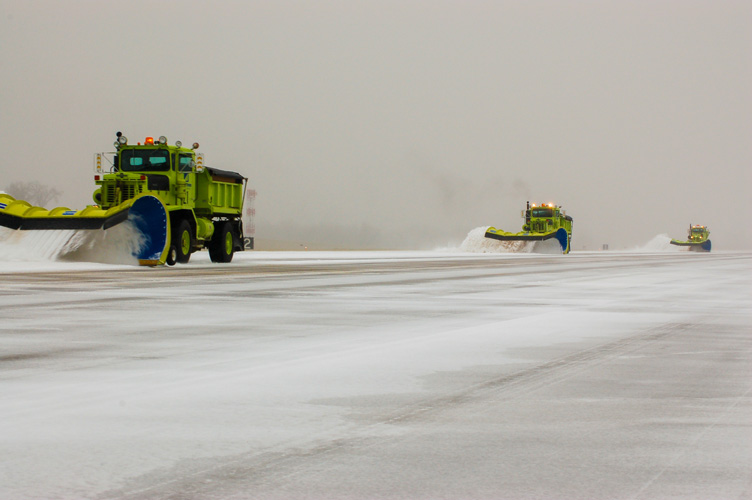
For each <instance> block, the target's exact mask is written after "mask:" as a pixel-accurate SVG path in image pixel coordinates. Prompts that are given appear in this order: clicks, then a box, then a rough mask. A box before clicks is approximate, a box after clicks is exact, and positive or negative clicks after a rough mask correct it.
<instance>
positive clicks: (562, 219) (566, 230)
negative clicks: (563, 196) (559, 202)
mask: <svg viewBox="0 0 752 500" xmlns="http://www.w3.org/2000/svg"><path fill="white" fill-rule="evenodd" d="M522 217H523V218H524V219H525V223H524V224H523V225H522V231H520V232H518V233H509V232H507V231H502V230H501V229H496V228H495V227H489V228H488V229H487V230H486V238H492V239H495V240H500V241H545V240H549V239H552V238H555V239H556V240H557V241H558V242H559V244H560V245H561V251H562V253H569V250H570V247H571V242H572V218H571V217H570V216H568V215H567V214H566V213H565V212H564V210H562V208H561V207H560V206H556V205H554V204H553V203H543V204H540V205H536V204H535V203H533V204H532V205H531V204H530V202H529V201H528V202H527V208H526V209H525V210H523V211H522Z"/></svg>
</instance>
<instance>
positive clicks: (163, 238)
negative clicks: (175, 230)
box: [128, 195, 170, 266]
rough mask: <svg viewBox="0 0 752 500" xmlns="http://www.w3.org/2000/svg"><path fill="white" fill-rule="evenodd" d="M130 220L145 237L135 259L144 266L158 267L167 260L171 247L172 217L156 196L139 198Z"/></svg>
mask: <svg viewBox="0 0 752 500" xmlns="http://www.w3.org/2000/svg"><path fill="white" fill-rule="evenodd" d="M128 220H129V221H131V223H132V224H133V226H134V227H135V228H136V229H138V231H139V232H140V233H141V235H142V236H143V244H142V245H141V247H140V249H139V250H138V252H137V254H135V253H134V257H136V258H137V259H138V263H139V264H141V265H142V266H158V265H161V264H164V263H165V260H167V252H168V250H169V247H170V236H169V235H170V217H169V216H168V214H167V209H166V208H165V206H164V204H163V203H162V202H161V201H160V200H159V198H156V197H154V196H150V195H145V196H141V197H140V198H137V199H136V200H135V201H134V202H133V205H131V207H130V210H129V212H128Z"/></svg>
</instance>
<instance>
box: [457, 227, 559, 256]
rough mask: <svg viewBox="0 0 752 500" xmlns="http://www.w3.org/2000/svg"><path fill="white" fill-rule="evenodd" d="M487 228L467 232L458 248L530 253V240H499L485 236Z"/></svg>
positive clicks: (472, 251)
mask: <svg viewBox="0 0 752 500" xmlns="http://www.w3.org/2000/svg"><path fill="white" fill-rule="evenodd" d="M488 228H489V226H481V227H476V228H475V229H473V230H472V231H470V232H469V233H467V237H465V241H463V242H462V244H461V245H460V250H461V251H463V252H471V253H530V252H531V251H532V250H533V246H534V245H533V242H532V241H499V240H493V239H491V238H486V231H487V230H488ZM559 253H561V251H560V252H559Z"/></svg>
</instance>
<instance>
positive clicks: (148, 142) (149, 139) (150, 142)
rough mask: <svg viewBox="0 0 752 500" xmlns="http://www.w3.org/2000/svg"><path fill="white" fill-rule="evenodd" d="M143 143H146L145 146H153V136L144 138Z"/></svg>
mask: <svg viewBox="0 0 752 500" xmlns="http://www.w3.org/2000/svg"><path fill="white" fill-rule="evenodd" d="M144 144H146V145H147V146H153V145H154V138H153V137H147V138H146V140H145V141H144Z"/></svg>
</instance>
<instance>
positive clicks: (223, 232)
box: [209, 221, 235, 262]
mask: <svg viewBox="0 0 752 500" xmlns="http://www.w3.org/2000/svg"><path fill="white" fill-rule="evenodd" d="M234 253H235V237H234V236H233V234H232V224H230V223H229V222H227V221H225V222H215V223H214V236H212V239H211V242H210V243H209V257H210V258H211V260H212V262H230V261H232V256H233V254H234Z"/></svg>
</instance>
